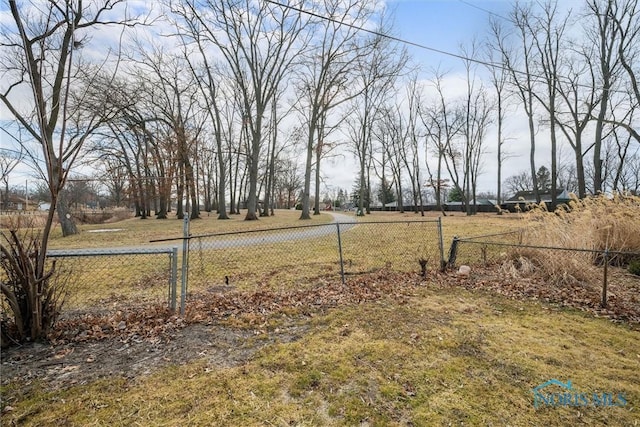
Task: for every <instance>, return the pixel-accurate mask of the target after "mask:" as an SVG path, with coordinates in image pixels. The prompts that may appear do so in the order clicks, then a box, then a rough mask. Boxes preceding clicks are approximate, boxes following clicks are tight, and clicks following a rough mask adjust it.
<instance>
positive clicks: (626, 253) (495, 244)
mask: <svg viewBox="0 0 640 427" xmlns="http://www.w3.org/2000/svg"><path fill="white" fill-rule="evenodd" d="M458 241H459V242H460V243H472V244H476V245H493V246H508V247H512V248H525V249H549V250H556V251H570V252H589V253H596V254H601V253H607V254H609V255H638V256H640V252H626V251H614V250H611V249H606V248H605V249H585V248H563V247H560V246H536V245H519V244H517V243H504V242H490V241H482V242H480V241H477V240H467V239H458Z"/></svg>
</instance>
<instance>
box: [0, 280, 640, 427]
mask: <svg viewBox="0 0 640 427" xmlns="http://www.w3.org/2000/svg"><path fill="white" fill-rule="evenodd" d="M397 286H402V287H404V295H405V296H404V297H402V298H391V297H389V298H383V299H381V300H378V301H375V302H367V303H362V304H359V305H356V306H347V307H338V308H335V309H331V310H329V311H327V312H317V313H307V315H306V316H299V313H298V314H295V313H290V314H289V315H285V314H278V315H273V316H271V317H270V318H269V319H268V320H267V322H266V323H265V324H262V325H255V324H251V323H250V322H247V323H242V322H241V321H240V320H238V319H236V320H235V321H234V325H235V327H238V328H245V329H249V330H255V333H256V334H257V335H255V336H256V337H257V338H256V339H266V337H268V335H269V334H270V333H272V332H274V331H276V330H277V329H278V328H279V327H280V325H281V324H283V323H284V322H291V321H296V322H299V323H301V324H302V323H304V324H305V325H306V326H307V327H308V332H307V333H306V334H305V335H304V336H302V337H301V338H300V339H298V340H297V341H294V342H288V343H279V344H273V345H268V346H266V347H264V348H263V349H262V350H261V351H259V352H258V353H257V354H256V355H254V357H253V358H251V359H250V360H249V361H247V362H246V363H244V364H242V365H240V366H220V365H219V364H215V363H213V364H212V363H211V362H210V361H208V360H207V358H206V351H204V352H203V356H202V359H201V360H199V361H195V362H190V363H187V364H184V365H175V366H172V367H169V368H164V369H161V370H159V371H154V372H150V373H149V374H147V375H143V376H139V377H136V378H127V373H126V372H121V373H114V374H113V375H111V376H109V377H105V378H103V379H100V380H97V381H91V382H89V383H87V384H78V385H75V386H72V387H68V388H66V389H63V390H50V389H48V388H47V387H46V386H45V385H44V384H43V385H42V388H39V387H37V386H34V384H31V385H25V384H19V383H11V384H8V385H5V386H4V387H3V388H2V394H3V400H4V402H7V400H6V399H9V401H10V404H11V409H10V411H6V410H5V412H4V414H3V416H2V424H3V425H12V424H14V423H15V424H19V425H25V426H42V425H111V426H129V425H157V426H175V425H192V426H209V425H220V426H238V425H243V426H264V425H276V426H285V425H298V426H321V425H327V426H354V425H367V426H389V425H397V426H402V425H404V426H409V425H420V426H422V425H435V426H440V425H442V426H448V425H456V426H457V425H501V426H502V425H514V426H526V425H532V426H533V425H554V426H555V425H578V424H579V425H588V426H600V425H612V426H633V425H637V423H638V422H639V420H640V413H639V408H638V405H639V403H640V340H639V335H638V334H639V332H638V331H637V330H632V329H630V328H628V327H626V326H623V325H616V324H613V323H610V322H608V321H606V320H603V319H595V318H592V317H589V316H586V315H584V314H583V313H580V312H574V311H566V310H560V309H558V308H556V307H554V306H549V305H542V304H537V303H532V302H524V301H514V300H509V299H506V298H503V297H500V296H496V295H493V294H488V293H483V292H480V291H467V290H464V289H461V288H457V287H451V286H449V285H446V284H445V285H443V284H438V283H430V282H423V283H418V284H416V282H407V283H397ZM312 314H313V315H312ZM291 316H292V317H291ZM296 319H297V320H296ZM215 327H216V325H215V324H213V325H211V328H212V329H213V328H215ZM549 379H558V380H560V381H562V382H566V381H569V380H570V381H571V382H572V384H573V390H574V391H575V392H576V393H582V394H584V395H585V396H589V398H590V399H591V396H592V395H593V394H594V393H596V394H598V395H599V396H600V395H602V393H613V394H614V395H616V396H617V395H618V394H621V395H622V396H624V398H625V399H626V402H627V403H626V405H625V406H623V407H618V406H610V407H599V406H592V405H589V406H578V407H576V406H563V407H540V408H536V407H535V406H534V396H533V392H532V389H533V388H534V387H536V386H538V385H540V384H542V383H544V382H546V381H547V380H549ZM549 391H554V392H559V393H562V392H563V390H562V389H557V388H556V389H553V387H552V388H551V390H549ZM590 401H591V400H590Z"/></svg>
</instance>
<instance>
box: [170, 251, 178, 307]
mask: <svg viewBox="0 0 640 427" xmlns="http://www.w3.org/2000/svg"><path fill="white" fill-rule="evenodd" d="M169 259H170V260H171V277H170V278H169V309H170V310H171V311H174V312H175V311H176V291H177V288H178V247H177V246H174V247H173V248H172V249H171V255H170V256H169Z"/></svg>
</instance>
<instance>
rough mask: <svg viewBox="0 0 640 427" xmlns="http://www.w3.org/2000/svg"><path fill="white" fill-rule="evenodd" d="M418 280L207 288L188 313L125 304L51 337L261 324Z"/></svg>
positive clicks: (165, 333)
mask: <svg viewBox="0 0 640 427" xmlns="http://www.w3.org/2000/svg"><path fill="white" fill-rule="evenodd" d="M419 283H420V278H419V277H417V276H416V275H414V274H402V273H393V272H388V271H385V272H378V273H376V274H373V275H367V276H359V277H355V278H353V279H350V280H349V281H348V283H347V284H345V285H343V284H342V283H341V282H340V281H336V280H323V279H319V280H318V281H317V283H316V284H315V285H314V286H313V287H309V288H304V289H299V290H295V291H286V292H278V291H273V290H257V291H253V292H248V291H244V292H240V291H227V292H219V291H218V292H216V291H215V290H214V291H211V292H205V293H200V294H197V295H189V296H188V298H187V304H186V313H185V316H184V317H180V316H179V315H177V314H175V313H173V312H171V311H170V310H169V309H168V308H166V307H164V306H158V305H138V306H131V307H123V308H122V309H121V310H119V311H116V312H115V313H112V314H87V315H84V316H81V317H76V318H73V319H67V320H62V321H59V322H58V323H57V324H56V326H55V328H54V332H53V333H52V334H51V336H50V337H49V339H50V340H51V341H52V342H53V343H63V342H84V341H89V340H101V339H106V338H118V339H120V340H121V341H123V342H128V341H138V340H144V339H158V338H165V339H169V338H170V337H171V335H172V333H173V332H175V331H176V330H177V329H179V328H182V327H184V326H186V325H188V324H192V323H209V322H214V321H219V320H227V319H237V320H238V321H239V322H241V323H243V324H246V325H247V326H251V325H257V324H263V323H264V322H265V321H266V320H267V318H268V317H269V316H271V315H274V314H280V313H283V314H298V315H304V316H313V315H314V314H316V313H319V312H322V311H323V310H326V309H329V308H333V307H338V306H348V305H356V304H360V303H364V302H369V301H376V300H380V299H382V298H391V299H393V300H394V301H396V302H398V303H401V304H402V303H404V302H406V300H407V298H408V297H409V296H411V295H412V294H413V292H412V289H413V288H414V287H415V286H416V285H417V284H419Z"/></svg>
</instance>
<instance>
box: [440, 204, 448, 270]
mask: <svg viewBox="0 0 640 427" xmlns="http://www.w3.org/2000/svg"><path fill="white" fill-rule="evenodd" d="M443 239H444V237H443V236H442V217H438V246H439V249H440V271H442V272H444V270H445V268H447V262H446V261H445V259H444V240H443Z"/></svg>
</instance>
